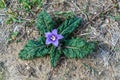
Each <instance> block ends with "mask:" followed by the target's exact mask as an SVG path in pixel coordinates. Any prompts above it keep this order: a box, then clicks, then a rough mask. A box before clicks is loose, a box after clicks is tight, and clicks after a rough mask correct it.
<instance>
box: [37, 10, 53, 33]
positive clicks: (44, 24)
mask: <svg viewBox="0 0 120 80" xmlns="http://www.w3.org/2000/svg"><path fill="white" fill-rule="evenodd" d="M53 27H54V22H53V21H52V18H51V17H50V15H49V14H48V13H47V12H46V11H45V10H43V11H42V12H41V13H40V14H38V18H37V29H38V30H39V32H40V33H41V34H43V35H44V33H45V32H48V31H51V30H52V29H53Z"/></svg>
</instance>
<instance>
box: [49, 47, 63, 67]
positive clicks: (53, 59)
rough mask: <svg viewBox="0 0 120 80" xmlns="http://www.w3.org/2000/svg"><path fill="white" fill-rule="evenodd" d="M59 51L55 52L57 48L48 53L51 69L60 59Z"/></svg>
mask: <svg viewBox="0 0 120 80" xmlns="http://www.w3.org/2000/svg"><path fill="white" fill-rule="evenodd" d="M60 54H61V51H60V50H57V48H55V47H52V48H51V51H50V63H51V66H52V67H55V66H56V65H57V62H58V59H59V57H60Z"/></svg>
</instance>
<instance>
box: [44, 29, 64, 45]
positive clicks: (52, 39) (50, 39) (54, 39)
mask: <svg viewBox="0 0 120 80" xmlns="http://www.w3.org/2000/svg"><path fill="white" fill-rule="evenodd" d="M45 37H46V44H51V43H52V44H53V45H54V46H56V47H57V46H58V44H59V41H58V40H59V39H62V38H63V36H62V35H61V34H57V29H54V30H52V32H47V33H45Z"/></svg>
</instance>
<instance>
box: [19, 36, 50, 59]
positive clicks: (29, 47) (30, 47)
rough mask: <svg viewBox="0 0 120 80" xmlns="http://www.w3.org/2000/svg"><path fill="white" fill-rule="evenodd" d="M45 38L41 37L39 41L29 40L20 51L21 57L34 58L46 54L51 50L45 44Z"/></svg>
mask: <svg viewBox="0 0 120 80" xmlns="http://www.w3.org/2000/svg"><path fill="white" fill-rule="evenodd" d="M44 41H45V39H44V38H43V37H41V38H39V40H38V41H34V40H29V41H28V43H27V44H26V45H25V47H24V48H23V49H22V50H21V51H20V53H19V58H21V59H23V60H28V59H33V58H36V57H43V56H45V55H46V54H47V53H48V52H49V50H48V49H47V47H46V45H45V44H44Z"/></svg>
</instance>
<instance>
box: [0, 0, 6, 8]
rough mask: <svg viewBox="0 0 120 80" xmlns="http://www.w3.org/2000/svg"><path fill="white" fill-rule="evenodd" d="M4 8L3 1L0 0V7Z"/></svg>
mask: <svg viewBox="0 0 120 80" xmlns="http://www.w3.org/2000/svg"><path fill="white" fill-rule="evenodd" d="M3 8H5V2H4V0H0V9H3Z"/></svg>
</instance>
